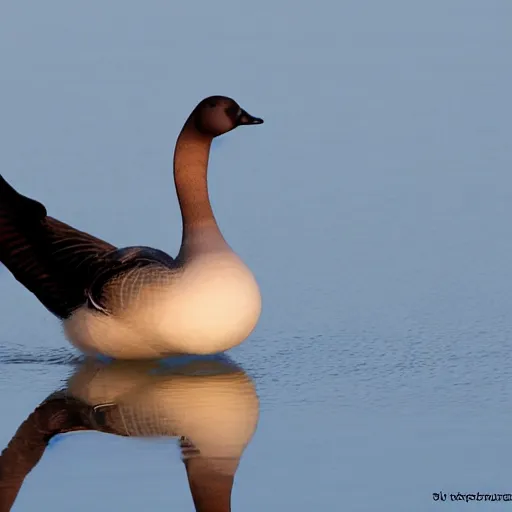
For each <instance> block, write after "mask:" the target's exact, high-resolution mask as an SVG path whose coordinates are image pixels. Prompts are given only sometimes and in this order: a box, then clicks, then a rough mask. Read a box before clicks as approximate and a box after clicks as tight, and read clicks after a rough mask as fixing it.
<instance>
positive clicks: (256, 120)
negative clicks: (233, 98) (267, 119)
mask: <svg viewBox="0 0 512 512" xmlns="http://www.w3.org/2000/svg"><path fill="white" fill-rule="evenodd" d="M262 123H263V119H261V118H260V117H254V116H251V114H249V113H248V112H246V111H245V110H243V109H242V112H241V113H240V116H239V117H238V125H239V126H240V125H243V124H248V125H251V124H262Z"/></svg>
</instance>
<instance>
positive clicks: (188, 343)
mask: <svg viewBox="0 0 512 512" xmlns="http://www.w3.org/2000/svg"><path fill="white" fill-rule="evenodd" d="M260 312H261V296H260V291H259V288H258V284H257V283H256V280H255V279H254V276H253V275H252V273H251V272H250V270H249V269H248V268H247V267H246V266H245V265H244V263H243V262H242V261H241V260H240V258H238V256H236V254H234V253H220V254H208V255H204V256H202V257H198V258H196V259H194V260H193V261H191V262H190V263H188V264H186V265H185V266H184V267H183V270H182V272H180V273H179V274H177V276H176V278H175V279H174V280H173V281H172V282H171V283H170V284H169V285H168V286H166V287H164V288H162V287H152V286H148V287H145V288H144V289H143V290H142V291H141V295H140V297H139V298H138V300H137V301H136V302H134V304H133V305H131V306H129V307H127V309H125V310H123V312H122V314H120V315H117V316H115V317H108V316H105V315H103V314H101V313H98V312H95V311H92V310H90V309H88V308H86V307H85V306H84V307H82V308H80V309H79V310H77V311H76V312H75V313H74V314H73V315H72V316H71V318H69V319H67V320H66V321H65V322H64V331H65V333H66V336H67V337H68V339H69V340H70V342H71V343H72V344H73V345H75V346H76V347H77V348H78V349H80V350H81V351H82V352H85V353H101V354H104V355H108V356H111V357H114V358H118V359H141V358H156V357H164V356H167V355H171V354H179V353H193V354H212V353H216V352H221V351H224V350H228V349H230V348H233V347H234V346H236V345H239V344H240V343H241V342H242V341H244V340H245V339H246V338H247V337H248V336H249V334H250V333H251V332H252V331H253V329H254V328H255V327H256V324H257V322H258V319H259V316H260Z"/></svg>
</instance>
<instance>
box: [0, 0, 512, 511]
mask: <svg viewBox="0 0 512 512" xmlns="http://www.w3.org/2000/svg"><path fill="white" fill-rule="evenodd" d="M511 15H512V7H511V5H510V3H509V2H507V1H505V0H501V1H500V0H496V1H491V2H477V1H476V0H464V1H463V0H454V1H452V2H448V3H447V2H441V1H440V0H434V1H432V2H424V3H422V4H420V3H418V2H405V1H400V0H392V1H391V2H378V1H377V0H370V1H369V2H356V1H354V0H349V1H347V2H343V3H339V2H334V1H328V2H323V3H320V4H318V3H316V4H315V3H304V2H303V3H300V4H294V5H293V7H292V6H291V5H290V4H289V3H286V2H283V1H277V2H275V1H273V2H270V1H264V2H259V3H252V4H243V3H239V2H238V3H237V2H233V1H229V0H226V1H222V2H218V3H216V4H210V3H207V2H204V1H200V2H195V3H188V4H182V5H172V6H171V5H170V4H169V3H168V2H163V1H155V2H152V3H150V4H149V5H146V4H144V5H143V4H142V3H137V2H131V1H128V2H119V1H113V2H110V3H108V5H105V4H104V3H100V2H97V1H92V2H88V3H87V5H85V4H84V5H83V6H78V5H74V4H71V3H69V2H68V3H65V2H57V1H53V0H51V1H49V2H45V3H44V4H41V3H36V2H30V3H12V2H11V3H9V4H6V5H4V6H3V8H2V30H1V31H0V60H1V62H2V75H1V77H0V91H1V94H0V111H1V112H2V115H1V116H0V137H1V140H2V141H3V144H2V150H1V151H0V168H1V169H2V171H1V172H2V174H3V175H4V176H5V177H6V178H7V179H8V180H9V181H10V182H11V183H13V185H14V186H16V187H17V188H19V189H20V190H21V191H22V192H23V193H25V194H27V195H29V196H31V197H35V198H37V199H39V200H41V201H43V202H44V203H45V204H46V206H47V207H48V210H49V212H50V214H52V215H54V216H56V217H58V218H60V219H62V220H64V221H66V222H69V223H71V224H73V225H75V226H76V227H78V228H80V229H84V230H86V231H90V232H91V233H93V234H95V235H97V236H100V237H103V238H105V239H107V240H109V241H111V242H112V243H114V244H119V245H132V244H145V245H154V246H156V247H159V248H161V249H163V250H167V251H169V252H170V253H171V254H175V253H176V251H177V248H178V244H179V241H180V220H179V215H178V206H177V201H176V199H175V196H174V188H173V183H172V174H171V164H172V149H173V144H174V140H175V137H176V136H177V133H178V132H179V130H180V128H181V125H182V123H183V121H184V119H185V118H186V117H187V116H188V114H189V112H190V110H191V109H192V108H193V106H194V105H195V104H196V103H197V102H198V101H199V100H200V99H201V98H202V97H204V96H207V95H210V94H227V95H230V96H233V97H234V98H235V99H237V100H238V101H239V102H240V103H241V104H242V106H243V107H244V108H246V109H247V110H248V111H249V112H251V113H252V114H254V115H256V116H261V117H263V118H264V119H265V124H264V125H263V126H261V127H258V128H252V129H243V128H240V129H239V130H236V131H234V132H232V133H229V134H228V135H226V136H225V137H223V138H222V139H220V140H219V141H218V143H216V144H215V145H214V147H213V152H212V158H211V170H210V186H211V195H212V201H213V206H214V210H215V213H216V215H217V218H218V221H219V223H220V225H221V227H222V230H223V232H224V234H225V236H226V238H227V239H228V241H229V242H230V243H231V245H232V246H233V247H234V249H235V250H237V252H238V253H239V254H240V255H241V256H242V257H243V259H244V260H245V261H246V262H247V263H248V265H249V266H250V267H251V268H252V269H253V270H254V272H255V274H256V276H257V278H258V280H259V282H260V284H261V288H262V293H263V298H264V311H263V315H262V318H261V321H260V324H259V325H258V328H257V329H256V331H255V332H254V333H253V335H252V336H251V337H250V338H249V339H248V340H247V341H246V342H245V343H244V344H243V345H241V346H240V347H238V348H237V349H235V350H232V351H230V353H229V356H230V357H231V358H232V360H233V361H234V362H235V363H236V364H237V365H239V366H240V367H241V368H242V369H243V371H244V372H245V373H246V374H247V376H248V378H249V379H251V381H252V382H253V383H254V386H255V390H256V393H257V396H258V423H257V428H256V431H255V433H254V436H253V437H252V438H251V439H250V441H249V444H248V445H247V447H246V448H245V449H244V451H243V454H242V457H241V461H240V466H239V467H238V469H237V471H236V475H235V484H234V487H233V495H232V508H233V510H247V511H257V510H279V511H280V510H296V511H304V512H305V511H310V510H349V511H351V512H352V511H374V510H382V511H393V512H399V511H407V512H408V511H410V510H417V511H425V510H438V509H443V510H444V509H446V510H454V511H456V510H472V509H475V510H476V509H478V510H491V509H492V510H504V509H505V508H506V507H507V509H508V507H509V506H510V505H509V504H508V503H505V502H501V503H492V504H490V503H488V502H487V503H485V502H483V501H482V502H476V503H464V502H452V501H450V493H458V492H460V493H465V494H466V493H477V492H481V493H494V492H496V493H509V492H512V490H511V488H510V483H509V482H508V479H507V476H508V473H509V470H510V463H509V460H510V456H511V446H510V443H509V442H508V426H509V424H510V422H511V420H512V415H511V413H510V404H511V403H512V386H511V379H510V377H511V370H510V353H511V348H512V346H511V332H512V317H511V315H510V307H511V299H510V297H511V296H512V294H511V286H510V283H511V282H512V270H511V269H512V267H511V265H510V253H511V250H512V236H510V233H509V231H510V230H509V219H510V218H512V179H511V177H510V176H511V174H510V172H511V169H512V151H511V149H510V140H511V136H512V130H511V125H510V119H511V118H512V102H511V101H510V92H509V91H510V90H512V71H511V69H510V66H509V65H508V61H509V60H510V59H509V53H510V51H509V50H510V47H511V44H512V32H511V31H510V16H511ZM0 286H1V293H0V311H1V313H0V325H1V327H0V404H1V406H2V414H1V421H0V446H2V447H4V446H6V445H7V444H8V443H9V441H10V440H11V438H12V436H13V435H14V433H15V432H16V430H17V429H18V427H19V426H20V425H21V424H22V423H23V421H25V419H26V418H27V417H28V416H29V415H30V414H31V413H32V412H33V411H34V409H35V408H36V407H37V406H38V404H40V403H41V402H42V401H43V400H45V399H46V397H47V396H49V395H50V394H51V393H53V392H54V391H56V390H59V389H65V388H66V382H67V379H68V378H69V377H70V376H71V374H73V372H75V371H80V368H81V364H80V361H77V360H76V354H75V353H74V352H72V351H71V349H70V348H69V347H68V345H67V344H66V342H65V340H64V339H63V336H62V333H61V331H60V328H59V325H58V323H57V322H56V321H55V320H54V319H53V318H52V317H51V316H50V315H49V314H48V313H47V312H46V311H45V310H44V308H42V307H41V306H40V305H39V303H38V302H37V301H36V300H35V299H34V298H33V297H32V296H31V295H30V294H29V293H28V292H27V291H26V290H24V289H23V288H22V287H21V286H19V285H18V283H16V282H15V281H14V280H13V279H12V278H11V276H10V275H9V274H8V273H7V271H6V270H5V269H2V268H0ZM189 406H190V407H192V406H193V404H191V403H190V404H189ZM226 425H228V420H227V419H226ZM438 492H444V493H447V495H448V498H447V501H445V502H443V503H439V502H434V501H433V498H432V494H433V493H438ZM91 507H94V508H95V509H96V510H112V508H114V509H115V510H126V511H129V510H134V511H135V510H141V509H147V510H163V509H169V510H171V509H176V510H193V504H192V498H191V495H190V490H189V487H188V482H187V477H186V473H185V468H184V466H183V462H182V461H181V460H180V452H179V449H178V447H177V444H176V440H175V439H171V440H169V439H166V438H158V439H145V438H140V437H130V438H126V437H121V436H114V435H112V434H106V433H101V432H76V433H70V434H65V435H62V436H59V437H57V438H55V439H54V441H53V442H52V443H50V445H49V446H48V448H47V449H46V451H45V452H44V455H43V456H42V459H41V461H40V462H39V463H38V464H37V466H36V467H35V468H34V469H33V470H32V471H31V472H30V473H29V474H28V476H27V477H26V479H25V481H24V484H23V486H22V488H21V490H20V492H19V495H18V498H17V501H16V502H15V506H14V507H13V510H18V511H32V510H50V509H51V510H53V511H55V512H57V511H59V510H62V511H68V510H77V511H80V510H89V509H90V508H91Z"/></svg>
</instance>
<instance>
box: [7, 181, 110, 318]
mask: <svg viewBox="0 0 512 512" xmlns="http://www.w3.org/2000/svg"><path fill="white" fill-rule="evenodd" d="M113 250H115V247H114V246H113V245H111V244H109V243H107V242H104V241H103V240H100V239H98V238H95V237H93V236H91V235H89V234H88V233H84V232H82V231H79V230H77V229H75V228H73V227H71V226H69V225H67V224H65V223H63V222H61V221H59V220H57V219H54V218H52V217H48V216H47V215H46V209H45V207H44V206H43V205H42V204H41V203H39V202H38V201H35V200H33V199H30V198H28V197H25V196H22V195H21V194H19V193H18V192H16V190H14V189H13V188H12V187H11V186H10V185H9V184H8V183H7V182H6V181H5V180H4V179H3V178H2V177H1V176H0V261H1V262H2V263H3V264H4V265H5V266H6V267H7V268H8V269H9V270H10V271H11V273H12V274H13V275H14V277H15V278H16V279H17V280H18V281H19V282H20V283H21V284H23V286H25V287H26V288H27V289H28V290H30V291H31V292H32V293H33V294H34V295H35V296H36V297H37V298H38V299H39V300H40V301H41V302H42V304H43V305H44V306H45V307H46V308H47V309H48V310H49V311H51V312H52V313H53V314H54V315H56V316H58V317H59V318H67V317H68V316H69V315H70V314H71V313H72V312H73V311H74V310H75V309H76V308H78V307H79V306H81V305H82V304H83V303H84V302H85V299H86V289H87V287H88V286H89V285H90V283H91V281H92V279H93V277H94V275H95V273H97V272H98V269H101V267H102V265H105V260H106V256H107V254H108V253H110V252H111V251H113Z"/></svg>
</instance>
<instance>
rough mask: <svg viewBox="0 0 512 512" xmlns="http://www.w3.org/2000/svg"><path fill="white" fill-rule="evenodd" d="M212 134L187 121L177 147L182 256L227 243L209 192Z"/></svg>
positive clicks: (176, 168) (180, 258)
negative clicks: (204, 132)
mask: <svg viewBox="0 0 512 512" xmlns="http://www.w3.org/2000/svg"><path fill="white" fill-rule="evenodd" d="M212 139H213V137H211V136H210V135H205V134H203V133H201V132H199V131H198V130H197V129H196V127H195V126H194V124H193V122H192V120H191V119H189V120H188V121H187V123H186V124H185V126H184V127H183V130H182V131H181V133H180V135H179V137H178V140H177V142H176V149H175V151H174V183H175V185H176V193H177V195H178V201H179V204H180V209H181V216H182V219H183V237H182V240H181V248H180V252H179V255H178V259H179V260H184V259H188V258H190V257H191V256H194V255H195V254H197V253H199V252H205V251H211V250H217V249H219V248H222V247H224V246H226V242H225V240H224V238H223V236H222V234H221V232H220V229H219V226H218V225H217V221H216V220H215V216H214V215H213V210H212V206H211V204H210V197H209V195H208V179H207V172H208V158H209V155H210V146H211V143H212Z"/></svg>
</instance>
